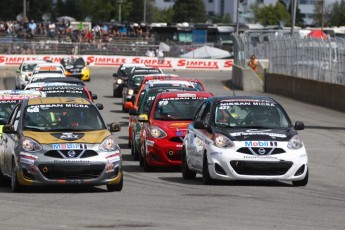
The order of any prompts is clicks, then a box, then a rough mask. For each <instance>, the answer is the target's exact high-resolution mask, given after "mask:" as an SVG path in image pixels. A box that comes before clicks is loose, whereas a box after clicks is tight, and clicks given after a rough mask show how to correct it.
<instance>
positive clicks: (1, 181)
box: [0, 169, 10, 186]
mask: <svg viewBox="0 0 345 230" xmlns="http://www.w3.org/2000/svg"><path fill="white" fill-rule="evenodd" d="M9 182H10V180H9V178H8V177H7V176H5V175H4V174H3V173H2V171H1V169H0V186H7V185H9V184H10V183H9Z"/></svg>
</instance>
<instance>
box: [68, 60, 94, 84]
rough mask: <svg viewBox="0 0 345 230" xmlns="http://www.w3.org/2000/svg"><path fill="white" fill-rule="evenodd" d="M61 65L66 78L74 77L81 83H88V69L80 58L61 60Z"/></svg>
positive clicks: (89, 77)
mask: <svg viewBox="0 0 345 230" xmlns="http://www.w3.org/2000/svg"><path fill="white" fill-rule="evenodd" d="M61 64H62V65H63V67H64V68H65V70H66V72H65V75H66V76H67V77H75V78H78V79H80V80H82V81H90V80H91V76H90V69H89V67H88V64H87V63H86V62H85V61H84V59H83V58H82V57H69V58H63V59H62V60H61Z"/></svg>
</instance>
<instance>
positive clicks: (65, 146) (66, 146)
mask: <svg viewBox="0 0 345 230" xmlns="http://www.w3.org/2000/svg"><path fill="white" fill-rule="evenodd" d="M53 149H54V150H66V149H81V145H80V144H76V143H67V144H53Z"/></svg>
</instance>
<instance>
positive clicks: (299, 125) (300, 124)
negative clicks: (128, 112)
mask: <svg viewBox="0 0 345 230" xmlns="http://www.w3.org/2000/svg"><path fill="white" fill-rule="evenodd" d="M303 129H304V123H303V122H301V121H296V123H295V130H303Z"/></svg>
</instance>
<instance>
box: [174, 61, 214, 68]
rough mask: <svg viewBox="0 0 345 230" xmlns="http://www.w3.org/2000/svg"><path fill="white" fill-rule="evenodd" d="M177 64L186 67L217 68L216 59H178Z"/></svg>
mask: <svg viewBox="0 0 345 230" xmlns="http://www.w3.org/2000/svg"><path fill="white" fill-rule="evenodd" d="M177 66H185V67H186V68H187V69H219V66H218V62H217V61H201V60H196V61H192V60H186V59H182V60H179V61H178V63H177Z"/></svg>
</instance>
